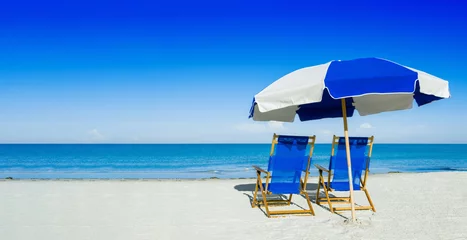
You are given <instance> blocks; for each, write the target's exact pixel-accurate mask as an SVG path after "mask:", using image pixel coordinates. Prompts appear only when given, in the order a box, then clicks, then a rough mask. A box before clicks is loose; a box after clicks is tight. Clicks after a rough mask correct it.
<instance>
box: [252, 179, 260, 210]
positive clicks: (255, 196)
mask: <svg viewBox="0 0 467 240" xmlns="http://www.w3.org/2000/svg"><path fill="white" fill-rule="evenodd" d="M258 177H259V176H258ZM259 184H260V180H259V179H256V186H255V193H254V194H253V201H251V207H252V208H254V207H257V205H258V203H257V200H256V198H257V197H258V185H259Z"/></svg>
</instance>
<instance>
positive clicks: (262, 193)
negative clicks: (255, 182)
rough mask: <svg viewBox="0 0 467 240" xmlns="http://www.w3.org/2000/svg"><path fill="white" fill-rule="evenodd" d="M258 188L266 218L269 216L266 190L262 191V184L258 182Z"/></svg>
mask: <svg viewBox="0 0 467 240" xmlns="http://www.w3.org/2000/svg"><path fill="white" fill-rule="evenodd" d="M259 188H260V189H261V195H262V196H263V204H264V208H265V209H266V215H267V216H268V218H270V217H271V214H270V213H269V206H268V201H267V199H266V192H265V191H264V188H263V184H260V185H259Z"/></svg>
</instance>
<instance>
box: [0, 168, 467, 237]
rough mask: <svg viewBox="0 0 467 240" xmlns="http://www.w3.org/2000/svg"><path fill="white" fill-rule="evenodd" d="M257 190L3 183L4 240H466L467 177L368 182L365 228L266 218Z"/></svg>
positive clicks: (186, 184) (238, 183) (207, 185)
mask: <svg viewBox="0 0 467 240" xmlns="http://www.w3.org/2000/svg"><path fill="white" fill-rule="evenodd" d="M253 183H254V180H251V179H243V180H196V181H174V180H173V181H169V180H167V181H157V180H148V181H143V180H140V181H136V180H135V181H132V180H125V181H119V180H108V181H105V180H103V181H102V180H96V181H91V180H77V181H66V180H58V181H53V180H49V181H33V180H13V181H6V180H5V181H0V239H2V240H20V239H47V240H51V239H80V240H82V239H113V240H116V239H126V240H129V239H467V173H460V172H446V173H423V174H421V173H419V174H384V175H371V176H370V178H369V182H368V188H369V190H370V194H371V195H372V198H373V201H374V203H375V206H376V210H377V212H376V213H373V212H371V211H358V212H357V216H358V218H359V220H360V223H359V224H346V223H345V222H344V220H345V219H344V218H343V217H341V216H339V215H336V214H331V213H330V212H329V211H328V210H327V209H325V208H322V207H320V206H318V205H316V204H313V207H314V209H315V212H316V216H288V217H281V218H271V219H270V218H267V217H266V216H265V215H264V213H263V212H262V211H261V210H259V209H258V208H254V209H253V208H251V207H250V200H249V197H248V196H247V195H251V189H252V188H253ZM309 183H310V184H309V190H310V191H309V192H310V194H311V196H315V191H314V190H313V189H315V186H316V185H315V184H316V178H312V179H311V180H310V182H309ZM363 196H364V194H363V193H357V194H356V201H357V203H361V204H366V200H365V198H364V197H363ZM293 201H294V202H295V203H297V204H298V205H300V206H306V203H305V201H304V199H303V198H302V197H300V196H296V197H295V198H294V199H293ZM276 208H278V207H276ZM344 215H345V216H349V215H350V214H349V213H346V214H344Z"/></svg>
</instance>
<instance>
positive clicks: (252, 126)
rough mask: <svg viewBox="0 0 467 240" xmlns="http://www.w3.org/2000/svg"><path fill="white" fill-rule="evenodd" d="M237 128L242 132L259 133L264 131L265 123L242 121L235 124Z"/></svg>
mask: <svg viewBox="0 0 467 240" xmlns="http://www.w3.org/2000/svg"><path fill="white" fill-rule="evenodd" d="M235 128H236V129H237V130H240V131H243V132H251V133H260V132H265V131H266V125H264V124H260V123H244V124H239V125H237V126H235Z"/></svg>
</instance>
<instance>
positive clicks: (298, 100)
mask: <svg viewBox="0 0 467 240" xmlns="http://www.w3.org/2000/svg"><path fill="white" fill-rule="evenodd" d="M449 97H450V93H449V84H448V82H447V81H445V80H442V79H440V78H437V77H435V76H433V75H430V74H428V73H425V72H422V71H419V70H416V69H413V68H409V67H406V66H403V65H400V64H397V63H394V62H391V61H388V60H384V59H380V58H360V59H354V60H347V61H331V62H328V63H325V64H321V65H317V66H312V67H306V68H302V69H299V70H296V71H294V72H292V73H289V74H287V75H285V76H284V77H282V78H280V79H279V80H277V81H275V82H273V83H272V84H271V85H269V86H268V87H266V88H265V89H264V90H263V91H261V92H259V93H258V94H256V95H255V97H254V100H253V105H252V107H251V109H250V118H253V119H254V120H255V121H271V120H274V121H280V122H293V121H294V119H295V115H298V117H299V119H300V121H308V120H315V119H322V118H334V117H342V116H343V115H342V109H341V101H340V99H346V110H347V116H349V117H351V116H353V114H354V110H355V109H356V110H357V111H358V113H359V114H360V115H361V116H365V115H370V114H376V113H380V112H387V111H395V110H404V109H410V108H412V105H413V100H414V99H415V101H416V103H417V105H418V106H422V105H425V104H427V103H430V102H433V101H436V100H439V99H443V98H449Z"/></svg>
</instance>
